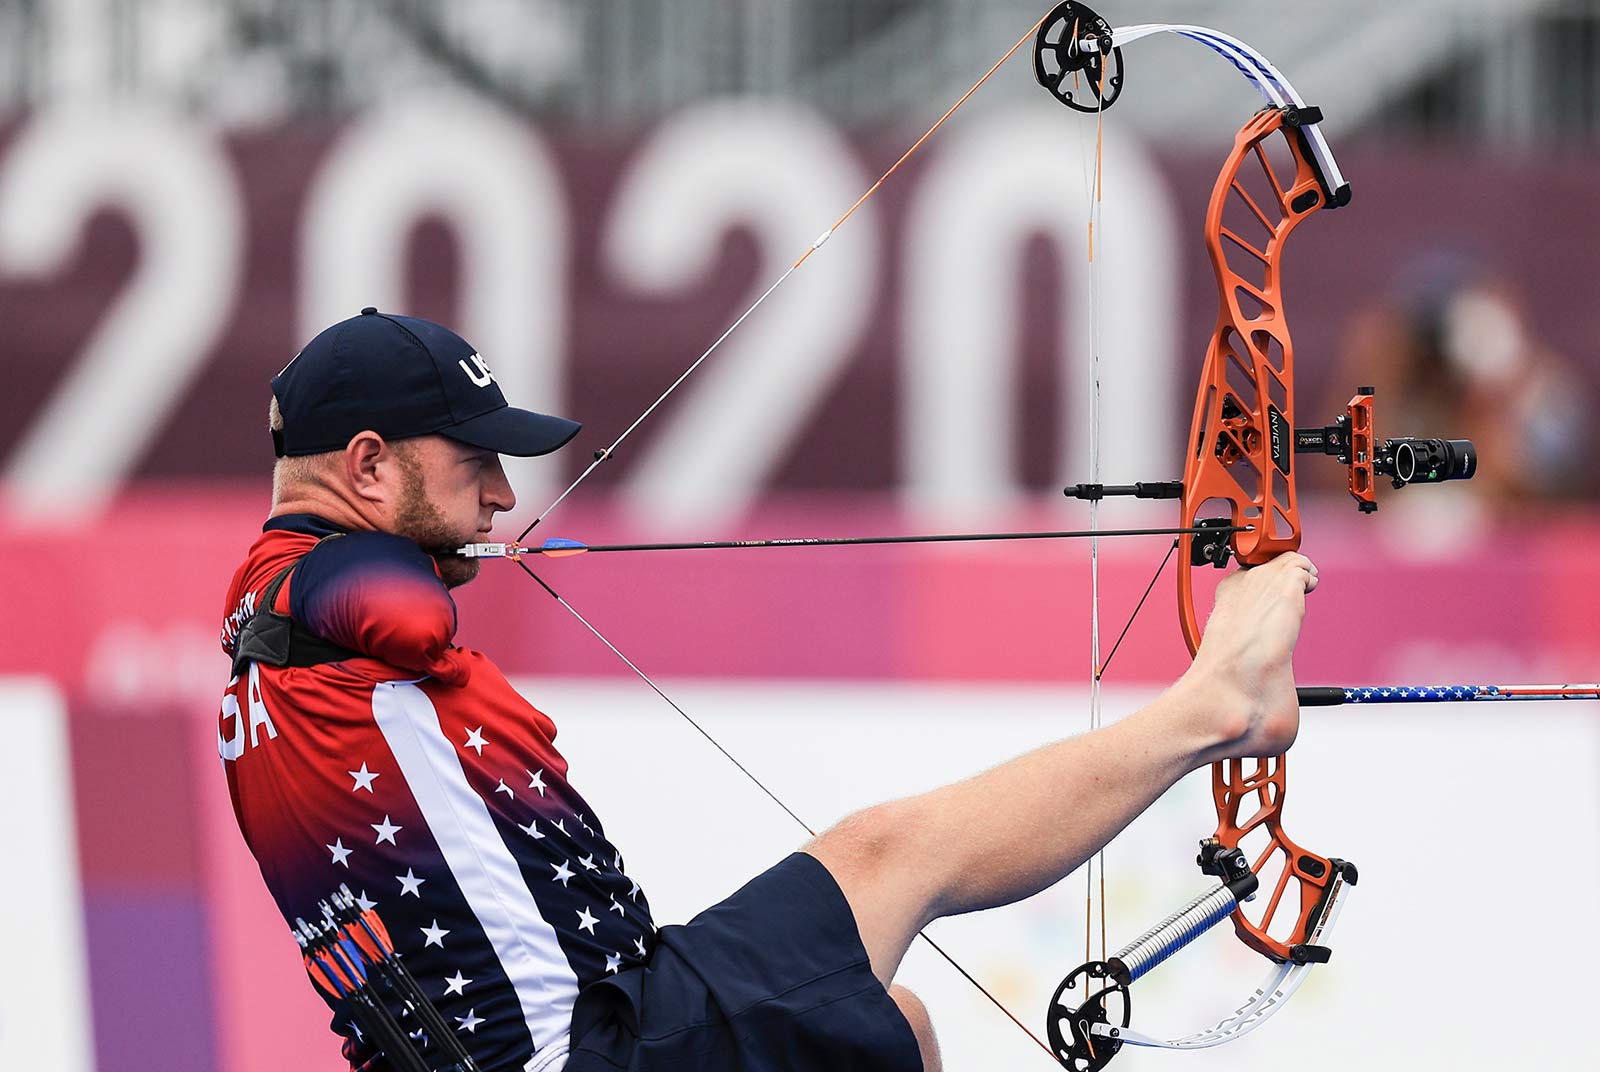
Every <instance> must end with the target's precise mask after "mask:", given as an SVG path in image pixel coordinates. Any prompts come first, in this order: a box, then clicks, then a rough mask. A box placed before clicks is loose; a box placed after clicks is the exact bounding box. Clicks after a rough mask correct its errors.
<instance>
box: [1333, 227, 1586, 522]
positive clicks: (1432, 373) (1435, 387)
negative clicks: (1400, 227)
mask: <svg viewBox="0 0 1600 1072" xmlns="http://www.w3.org/2000/svg"><path fill="white" fill-rule="evenodd" d="M1341 364H1342V367H1343V368H1344V369H1345V370H1346V373H1345V375H1343V376H1341V377H1340V378H1339V379H1338V381H1337V382H1339V383H1340V384H1350V385H1355V384H1358V383H1359V384H1372V385H1373V386H1375V387H1377V389H1378V406H1377V431H1378V434H1379V436H1380V437H1383V438H1389V437H1392V436H1440V437H1444V438H1449V439H1471V440H1472V441H1473V442H1474V443H1476V444H1477V447H1478V463H1479V468H1478V473H1477V475H1476V476H1475V477H1474V478H1473V479H1472V480H1471V481H1470V482H1469V483H1468V484H1467V485H1465V487H1466V488H1468V489H1470V491H1471V492H1472V493H1473V494H1474V495H1475V496H1476V497H1478V498H1479V499H1480V500H1481V501H1483V502H1484V503H1485V504H1486V505H1500V504H1510V503H1529V502H1556V501H1573V500H1583V499H1591V498H1594V497H1595V495H1596V491H1597V485H1596V480H1595V474H1594V472H1593V467H1592V466H1591V465H1589V464H1588V463H1589V458H1590V444H1591V442H1592V439H1593V435H1594V429H1593V425H1592V420H1591V417H1590V405H1589V400H1588V397H1587V396H1588V388H1587V386H1586V384H1585V383H1584V382H1583V380H1582V379H1581V378H1580V376H1579V375H1578V373H1577V371H1576V370H1575V368H1574V366H1573V362H1572V361H1570V360H1569V359H1568V358H1566V357H1565V356H1564V355H1562V354H1559V353H1556V352H1555V351H1553V350H1551V349H1550V348H1549V346H1547V345H1546V344H1545V343H1543V342H1541V341H1540V339H1539V338H1538V335H1537V328H1536V326H1535V325H1533V324H1530V323H1529V321H1528V319H1527V316H1526V314H1525V313H1524V311H1523V308H1522V302H1521V300H1520V295H1519V293H1518V290H1517V287H1516V285H1515V284H1514V283H1513V282H1512V281H1511V280H1510V279H1507V278H1506V277H1505V276H1503V275H1501V274H1499V273H1498V272H1496V271H1495V270H1493V269H1492V268H1491V267H1489V266H1488V265H1486V264H1484V263H1482V262H1481V261H1478V260H1475V259H1473V258H1469V257H1463V256H1460V255H1455V254H1448V253H1433V254H1429V255H1427V256H1425V257H1422V258H1419V259H1417V260H1415V261H1413V262H1411V264H1409V265H1408V266H1407V267H1406V268H1405V269H1404V270H1403V271H1402V272H1401V274H1400V275H1399V276H1398V278H1397V280H1396V282H1395V283H1394V285H1392V286H1391V288H1390V290H1389V293H1388V294H1387V295H1386V296H1385V297H1384V298H1382V299H1381V300H1380V301H1379V302H1378V303H1377V304H1376V305H1375V306H1374V307H1371V308H1369V309H1367V310H1364V311H1363V312H1361V313H1358V314H1357V315H1356V317H1355V318H1354V321H1353V323H1352V326H1351V331H1350V333H1349V336H1348V337H1347V339H1346V344H1345V352H1344V355H1343V359H1342V362H1341ZM1330 401H1332V402H1333V405H1334V407H1335V412H1337V407H1338V406H1339V405H1341V404H1342V403H1343V401H1344V399H1343V398H1340V399H1338V400H1330Z"/></svg>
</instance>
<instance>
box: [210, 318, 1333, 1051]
mask: <svg viewBox="0 0 1600 1072" xmlns="http://www.w3.org/2000/svg"><path fill="white" fill-rule="evenodd" d="M272 393H273V401H272V407H271V428H272V435H273V441H274V446H275V451H276V454H277V456H278V460H277V463H276V466H275V468H274V471H273V503H272V510H271V516H270V518H269V519H268V521H267V522H266V524H265V525H264V526H263V533H262V535H261V537H260V538H259V539H258V540H257V541H256V543H255V544H254V546H253V547H252V548H251V550H250V552H249V553H248V555H247V556H246V559H245V561H244V563H243V564H242V565H241V566H240V567H239V570H238V571H237V573H236V574H235V576H234V578H233V582H232V585H231V586H230V589H229V593H228V597H227V601H226V604H225V608H224V613H225V615H227V617H226V618H225V622H224V627H223V634H222V645H223V649H224V650H225V651H226V652H227V653H228V654H229V656H230V657H231V658H232V659H233V680H232V681H231V682H230V683H229V689H228V692H227V693H226V695H225V699H224V705H223V712H222V716H221V722H220V724H219V731H218V739H219V750H220V751H221V753H222V754H223V757H224V759H225V760H226V761H227V762H226V763H225V771H226V775H227V778H228V785H229V790H230V793H231V796H232V800H233V803H234V809H235V813H236V816H237V818H238V821H239V824H240V830H241V832H242V833H243V835H244V838H245V840H246V842H247V843H248V845H249V846H250V849H251V851H252V853H254V855H255V857H256V860H257V862H258V863H259V864H260V867H261V872H262V877H263V878H264V880H265V881H266V883H267V886H268V888H269V889H270V891H271V893H272V895H273V897H274V899H275V900H276V902H277V904H278V907H279V909H280V910H281V911H282V913H283V915H284V917H285V919H286V920H288V921H290V922H291V923H293V922H294V921H295V920H297V919H299V918H302V917H307V918H316V912H317V904H318V899H319V898H321V897H323V896H325V894H326V892H327V891H328V890H329V889H331V888H334V887H337V886H340V885H342V884H343V885H348V886H349V887H350V889H351V890H353V891H358V892H357V893H356V895H355V904H357V905H359V906H360V907H361V908H362V909H369V908H373V907H376V908H378V909H379V911H380V912H381V915H382V917H383V919H384V922H385V923H386V925H387V928H388V930H389V932H390V933H391V934H392V935H394V938H395V945H396V947H397V948H398V949H399V950H400V951H401V953H402V954H403V955H404V957H405V960H406V963H407V965H408V966H409V969H410V971H411V973H412V974H413V975H415V977H416V979H417V981H418V982H419V984H420V986H421V989H422V991H423V992H424V993H425V994H426V996H427V997H428V998H429V999H431V1000H432V1001H433V1002H434V1003H435V1005H436V1006H437V1008H438V1010H439V1012H440V1013H441V1014H442V1015H443V1018H444V1019H443V1023H445V1024H446V1025H448V1026H449V1027H451V1028H452V1029H453V1031H454V1033H455V1036H456V1039H455V1041H456V1042H458V1043H459V1044H460V1045H461V1046H462V1047H463V1048H464V1049H465V1050H466V1051H467V1052H468V1053H469V1054H470V1059H471V1062H472V1063H474V1064H475V1065H476V1067H478V1068H481V1069H484V1070H493V1072H502V1070H512V1069H525V1070H536V1072H549V1070H554V1069H559V1068H562V1067H566V1068H569V1069H573V1070H587V1069H612V1068H631V1069H639V1070H649V1069H653V1068H667V1067H671V1068H683V1067H698V1068H704V1069H720V1068H741V1069H766V1068H786V1069H817V1070H832V1069H839V1068H874V1069H879V1068H881V1069H886V1070H887V1069H916V1068H923V1069H929V1070H934V1069H938V1068H939V1067H940V1060H939V1053H938V1046H937V1043H936V1041H935V1038H934V1033H933V1029H932V1025H931V1024H930V1022H929V1019H928V1015H927V1012H926V1010H925V1009H924V1008H923V1006H922V1004H921V1002H920V1001H919V1000H918V999H917V998H916V997H915V995H913V994H912V993H911V992H910V991H908V990H906V989H905V988H903V987H899V986H896V985H895V984H894V978H895V973H896V970H897V969H898V967H899V964H900V961H901V958H902V957H903V955H904V954H905V952H906V949H907V947H908V945H909V944H910V942H911V941H912V939H913V938H914V937H915V936H916V934H917V933H918V932H919V931H920V930H921V928H922V927H923V926H924V925H925V924H927V923H928V922H929V921H931V920H933V919H935V918H938V917H941V916H947V915H955V914H959V913H964V912H972V911H977V910H979V909H983V908H990V907H994V906H997V905H1002V904H1007V903H1010V902H1013V901H1017V900H1020V899H1022V898H1025V897H1028V896H1030V895H1032V894H1034V893H1037V892H1039V891H1040V890H1043V889H1045V888H1047V887H1049V886H1051V885H1053V884H1054V883H1056V882H1058V881H1060V880H1061V879H1062V878H1063V877H1065V876H1066V875H1067V874H1068V873H1070V872H1071V871H1073V870H1074V869H1075V868H1077V867H1078V866H1079V865H1080V864H1082V863H1083V862H1084V861H1085V860H1086V859H1088V858H1089V857H1090V856H1091V855H1092V854H1094V853H1095V852H1097V851H1098V850H1099V849H1100V848H1101V847H1102V846H1104V845H1105V844H1106V843H1107V842H1108V841H1110V840H1111V838H1113V837H1114V836H1115V835H1116V834H1117V833H1118V832H1119V831H1120V830H1121V829H1122V828H1123V827H1124V826H1126V825H1127V824H1128V822H1129V821H1131V820H1132V819H1133V818H1134V817H1135V816H1137V815H1138V814H1139V813H1140V812H1142V811H1143V810H1144V809H1145V808H1146V807H1148V806H1149V805H1150V803H1151V802H1152V801H1154V800H1155V799H1157V798H1158V797H1159V796H1161V794H1162V793H1164V792H1165V791H1166V790H1167V789H1168V788H1170V787H1171V786H1172V785H1173V783H1175V782H1176V781H1177V780H1178V779H1179V778H1181V777H1183V776H1184V775H1185V774H1187V773H1189V772H1190V771H1192V770H1195V769H1197V768H1199V767H1202V766H1205V765H1206V764H1209V763H1212V762H1214V761H1217V760H1219V759H1223V758H1226V757H1236V756H1274V755H1277V754H1279V753H1281V752H1283V751H1284V750H1285V749H1286V748H1287V747H1288V746H1289V745H1290V744H1291V743H1292V742H1293V740H1294V737H1295V734H1296V732H1297V729H1298V724H1299V709H1298V706H1297V704H1296V698H1295V691H1294V682H1293V678H1292V673H1291V668H1290V658H1291V655H1292V653H1293V649H1294V645H1295V641H1296V639H1297V637H1298V635H1299V629H1300V623H1301V620H1302V617H1303V615H1304V611H1305V596H1306V594H1307V593H1308V592H1310V591H1312V590H1313V589H1314V588H1315V587H1316V584H1317V578H1316V569H1315V567H1314V566H1313V565H1312V564H1311V562H1310V561H1309V560H1308V559H1306V558H1304V557H1303V556H1301V555H1299V554H1298V553H1286V554H1283V555H1280V556H1278V557H1277V558H1275V559H1273V560H1272V561H1271V562H1269V563H1267V564H1265V565H1262V566H1260V567H1258V568H1255V569H1252V570H1248V571H1240V572H1238V573H1236V574H1234V575H1233V576H1230V577H1229V578H1228V579H1227V580H1225V581H1224V582H1223V584H1222V585H1221V587H1220V588H1219V589H1218V595H1217V602H1216V606H1215V609H1214V610H1213V612H1212V615H1211V619H1210V625H1209V628H1208V629H1207V631H1206V634H1205V640H1204V643H1203V644H1202V645H1201V646H1200V649H1199V652H1198V654H1197V656H1196V658H1195V660H1194V663H1193V664H1192V665H1191V667H1190V668H1189V669H1188V670H1187V671H1186V672H1185V673H1184V675H1183V676H1182V677H1181V678H1180V679H1179V680H1178V681H1177V682H1176V683H1175V684H1174V685H1173V686H1172V687H1171V688H1169V689H1168V690H1167V691H1166V692H1165V693H1163V694H1162V695H1161V696H1160V697H1159V698H1158V699H1156V700H1155V701H1153V702H1152V703H1150V704H1149V705H1148V706H1146V707H1145V708H1143V709H1141V710H1140V711H1138V712H1137V713H1135V714H1133V715H1131V716H1129V717H1128V718H1126V719H1124V720H1122V721H1120V722H1118V723H1116V724H1114V725H1112V726H1109V727H1107V728H1105V729H1102V730H1098V731H1095V732H1093V733H1089V734H1085V735H1082V736H1077V737H1071V738H1067V739H1064V740H1061V741H1058V742H1056V743H1054V744H1050V745H1047V746H1045V747H1043V748H1040V749H1038V750H1036V751H1034V752H1031V753H1029V754H1027V755H1024V756H1021V757H1018V758H1016V759H1013V760H1011V761H1009V762H1007V763H1004V764H1001V765H1000V766H998V767H995V768H993V769H991V770H989V771H986V772H984V773H981V774H977V775H975V776H974V777H972V778H969V779H967V780H965V781H962V782H958V783H955V784H953V785H949V786H946V787H944V788H941V789H937V790H934V791H932V792H929V793H925V794H922V795H920V796H915V797H910V798H907V799H904V800H897V801H892V802H889V803H886V804H881V805H878V806H876V807H873V808H869V809H867V810H865V811H863V812H860V813H858V814H856V815H853V816H850V817H849V818H847V819H845V820H844V821H843V822H841V823H839V824H838V825H837V826H835V827H833V828H832V829H830V830H827V831H825V832H823V833H821V834H820V835H819V836H816V837H814V838H813V839H812V840H810V841H809V842H807V843H806V844H805V845H803V846H802V847H801V849H800V850H799V851H797V852H795V853H793V854H792V855H790V856H788V857H787V858H786V859H784V860H783V861H781V862H779V863H778V864H777V865H776V866H774V867H772V868H771V869H769V870H768V871H766V872H765V873H763V874H761V875H758V876H756V877H755V878H754V879H752V880H751V882H750V883H749V884H747V885H746V886H745V887H744V888H743V889H741V890H739V891H738V892H736V893H735V894H733V895H732V896H731V897H729V898H728V899H727V900H725V901H723V902H722V903H720V904H717V905H714V906H712V907H710V908H708V909H707V910H706V911H704V912H702V913H701V914H700V915H698V916H696V917H695V918H694V919H693V920H692V921H690V922H689V923H688V924H686V925H682V926H675V925H674V926H662V927H657V926H656V924H655V922H654V921H653V919H652V917H651V914H650V908H649V904H648V901H647V900H646V899H645V896H644V893H643V891H642V890H641V889H640V887H639V885H638V883H636V882H634V881H633V880H631V879H630V878H629V877H628V876H627V874H626V872H625V870H624V865H623V860H622V856H621V853H620V852H619V851H618V850H617V848H616V847H615V846H614V845H612V844H611V842H609V841H608V840H607V839H606V837H605V834H604V828H603V826H602V824H601V821H600V819H599V817H598V816H596V815H595V814H594V812H593V810H592V809H591V808H590V807H589V806H588V805H587V804H586V803H585V802H584V799H583V797H582V796H581V795H579V793H578V792H577V790H576V789H575V788H574V787H573V785H572V783H571V782H570V781H569V779H568V766H567V762H566V760H565V758H564V757H563V756H562V755H561V754H560V753H559V752H558V751H557V749H556V747H555V733H556V727H555V725H554V724H553V723H552V721H551V720H550V719H549V718H548V717H547V716H546V715H544V714H543V713H542V712H540V711H539V710H537V709H536V708H535V707H533V706H532V705H531V704H529V703H528V702H527V701H526V700H525V699H524V698H523V697H521V696H520V695H518V694H517V693H516V692H515V691H514V690H513V689H512V688H511V686H510V684H509V683H508V682H507V681H506V678H505V676H504V675H503V674H502V673H501V672H500V671H499V669H498V668H497V667H496V666H495V664H494V663H493V662H492V661H491V660H490V658H489V657H488V656H487V655H485V654H483V653H480V652H477V651H472V650H469V649H465V648H461V647H458V646H456V645H455V644H454V643H453V639H454V634H455V629H456V608H455V604H454V602H453V600H452V598H451V596H450V589H451V588H454V587H457V586H459V585H462V584H465V583H467V582H468V581H470V580H471V579H472V578H473V577H474V576H475V574H476V573H477V570H478V566H479V563H478V562H477V561H475V560H473V559H471V558H467V557H463V556H462V555H460V554H458V553H457V549H458V548H459V547H460V546H461V545H462V544H471V543H473V542H474V541H479V540H482V539H484V538H485V537H486V536H487V534H488V532H489V530H490V529H491V527H492V525H493V521H494V517H495V515H496V514H497V513H501V512H504V511H508V510H510V509H512V507H513V506H514V505H515V502H516V499H515V495H514V494H513V492H512V489H511V487H510V485H509V482H508V481H507V479H506V476H505V472H504V470H503V469H502V467H501V463H500V456H501V455H513V456H524V457H525V456H536V455H544V454H549V453H551V452H553V451H555V450H557V449H559V448H560V447H562V446H563V445H565V444H566V443H567V442H569V441H570V440H571V439H572V437H573V436H574V435H575V434H576V433H577V432H578V429H579V426H578V425H577V424H575V423H573V422H571V421H567V420H564V419H562V418H559V417H552V416H547V415H543V414H538V413H533V412H530V411H526V410H521V409H514V408H512V407H510V406H509V405H507V403H506V400H505V397H504V395H503V394H502V393H501V391H500V388H499V386H498V384H497V383H496V382H495V380H494V377H493V374H492V372H491V371H490V368H489V365H488V364H487V362H485V361H484V360H483V359H482V358H481V357H480V356H478V354H477V353H476V352H475V351H474V350H473V348H472V347H471V346H469V345H468V344H467V343H466V342H465V341H464V340H462V339H461V338H460V337H458V336H457V335H455V334H454V333H452V332H450V331H448V330H446V329H445V328H442V327H440V326H439V325H437V324H432V323H429V322H428V321H424V320H419V319H414V318H410V317H403V316H395V315H389V314H383V313H379V312H377V311H376V310H374V309H370V308H369V309H366V310H363V312H362V314H361V315H360V316H357V317H353V318H351V319H349V320H345V321H343V322H341V323H339V324H336V325H334V326H333V327H331V328H329V329H327V330H326V331H324V332H323V333H321V334H320V335H318V336H317V337H316V338H315V339H313V340H312V341H311V342H310V343H308V344H307V345H306V347H305V348H304V349H303V350H302V351H301V352H300V354H299V355H298V356H297V357H296V358H295V359H294V360H293V361H292V362H290V364H289V366H288V367H287V368H285V369H284V370H283V371H282V372H281V373H279V375H278V376H277V377H275V378H274V380H273V383H272ZM244 712H248V713H249V714H248V715H245V714H244ZM267 727H270V732H268V730H267ZM246 731H248V732H246ZM330 1004H331V1005H332V1007H333V1011H334V1018H333V1024H332V1026H333V1030H334V1031H335V1032H336V1033H337V1034H339V1035H341V1036H342V1037H343V1038H344V1051H343V1052H344V1055H345V1056H346V1057H347V1058H348V1059H349V1060H350V1062H351V1065H352V1067H353V1068H359V1069H372V1070H378V1069H387V1068H400V1067H411V1066H409V1065H406V1064H405V1063H404V1062H403V1061H402V1058H401V1056H400V1055H397V1054H392V1053H391V1054H383V1053H380V1052H378V1051H377V1049H376V1048H375V1047H374V1046H373V1045H372V1043H371V1040H369V1039H366V1038H364V1037H363V1035H362V1033H361V1031H360V1029H359V1027H358V1025H357V1024H356V1022H355V1021H354V1020H353V1018H352V1012H351V1009H350V1008H348V1007H347V1006H345V1005H343V1004H341V1003H339V1002H332V1001H330ZM393 1012H394V1014H395V1016H396V1017H397V1018H398V1019H399V1021H400V1022H401V1023H402V1024H403V1023H404V1019H403V1016H402V1015H401V1010H398V1009H397V1010H393ZM417 1036H420V1037H417ZM413 1037H414V1038H416V1045H417V1048H418V1050H419V1052H422V1053H423V1054H424V1056H426V1054H427V1053H428V1052H430V1051H429V1047H438V1046H439V1045H440V1043H439V1041H438V1040H429V1039H428V1038H427V1037H426V1034H425V1033H424V1032H421V1031H419V1032H417V1035H416V1036H413ZM412 1056H413V1057H415V1056H416V1055H414V1054H413V1055H412ZM428 1067H433V1066H431V1065H429V1066H428Z"/></svg>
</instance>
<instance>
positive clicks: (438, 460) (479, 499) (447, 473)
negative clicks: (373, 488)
mask: <svg viewBox="0 0 1600 1072" xmlns="http://www.w3.org/2000/svg"><path fill="white" fill-rule="evenodd" d="M395 446H396V447H397V451H396V452H397V453H398V454H399V457H400V464H401V468H402V470H403V472H404V480H405V483H404V487H403V488H402V493H401V497H400V502H399V506H398V507H397V508H396V511H395V521H394V532H395V534H396V535H398V536H404V537H406V538H407V539H409V540H412V541H414V542H415V543H416V544H417V545H418V546H420V547H421V548H422V549H423V550H424V551H427V552H428V553H429V554H430V555H432V556H433V557H434V561H436V562H437V563H438V564H439V573H440V575H441V576H442V577H443V578H444V583H445V584H446V585H448V586H450V587H451V588H456V587H458V586H460V585H463V584H466V583H467V582H468V581H470V580H472V578H474V577H476V576H477V575H478V561H477V560H476V559H472V558H462V557H461V556H460V555H458V554H456V553H455V549H456V548H458V547H460V546H461V545H462V544H467V543H476V542H481V541H484V540H487V539H488V538H489V530H490V528H492V527H493V525H494V515H495V514H497V513H499V512H501V511H504V510H510V509H511V508H512V507H513V506H515V505H516V504H517V497H516V495H514V494H513V493H512V491H511V484H510V482H509V481H507V480H506V473H505V470H504V469H503V468H501V465H500V455H498V454H496V453H495V452H494V451H492V450H481V449H479V448H478V447H469V446H467V445H466V444H465V443H457V442H456V441H454V440H452V439H446V438H444V437H443V436H418V437H416V438H415V439H408V440H403V441H401V442H399V443H397V444H395Z"/></svg>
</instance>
